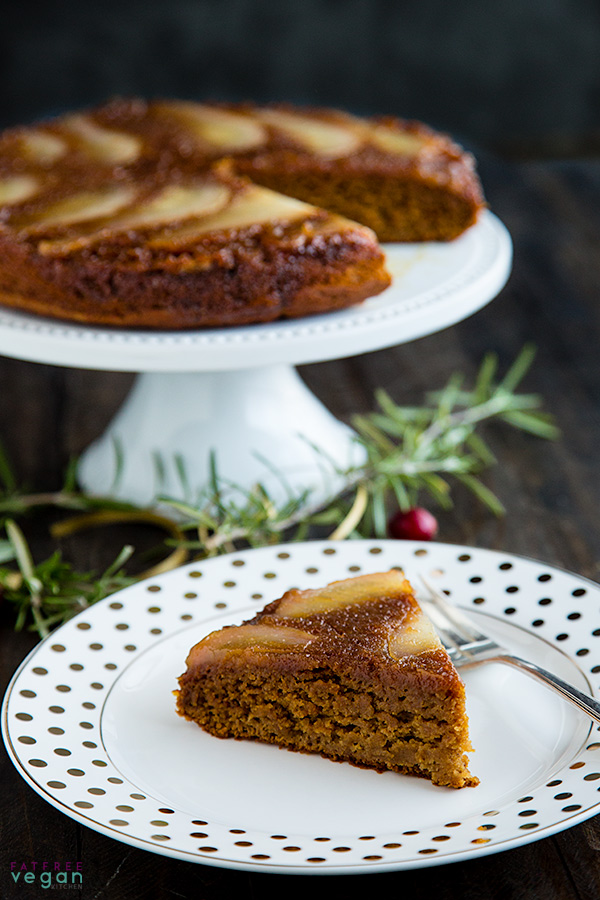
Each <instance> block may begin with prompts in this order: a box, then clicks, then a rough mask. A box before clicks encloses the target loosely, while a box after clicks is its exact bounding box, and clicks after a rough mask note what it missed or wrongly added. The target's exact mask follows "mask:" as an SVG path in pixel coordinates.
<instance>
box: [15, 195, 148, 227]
mask: <svg viewBox="0 0 600 900" xmlns="http://www.w3.org/2000/svg"><path fill="white" fill-rule="evenodd" d="M134 197H135V191H134V190H133V188H131V187H124V186H118V187H108V188H105V189H104V190H101V191H82V192H81V193H79V194H72V195H71V196H70V197H64V198H63V199H62V200H57V201H56V203H53V204H51V205H50V206H47V207H46V208H45V209H41V210H38V211H37V212H36V213H35V217H33V216H32V217H31V219H30V220H29V221H26V222H24V226H25V231H44V230H46V229H50V228H57V227H63V226H66V225H76V224H77V225H78V224H80V223H84V222H90V221H92V220H93V219H103V218H105V217H106V216H112V215H114V214H115V213H116V212H118V211H119V210H120V209H122V208H123V207H124V206H127V204H129V203H131V201H132V200H133V199H134Z"/></svg>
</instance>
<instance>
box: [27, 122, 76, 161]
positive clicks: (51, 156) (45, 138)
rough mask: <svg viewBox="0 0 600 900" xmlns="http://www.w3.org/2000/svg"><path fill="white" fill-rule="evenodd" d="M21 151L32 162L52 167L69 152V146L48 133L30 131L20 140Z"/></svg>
mask: <svg viewBox="0 0 600 900" xmlns="http://www.w3.org/2000/svg"><path fill="white" fill-rule="evenodd" d="M20 145H21V151H22V153H23V155H24V156H25V157H26V159H28V160H29V161H30V162H34V163H38V165H40V166H50V165H52V163H54V162H56V160H57V159H60V158H61V156H64V155H65V153H66V152H67V145H66V144H65V142H64V141H61V139H60V138H59V137H57V136H56V135H55V134H50V133H49V132H48V131H29V132H27V134H23V135H22V137H21V138H20Z"/></svg>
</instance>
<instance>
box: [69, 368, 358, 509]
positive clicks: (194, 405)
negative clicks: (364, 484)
mask: <svg viewBox="0 0 600 900" xmlns="http://www.w3.org/2000/svg"><path fill="white" fill-rule="evenodd" d="M316 448H318V449H316ZM211 454H214V458H215V460H216V464H217V471H218V474H219V477H220V479H224V480H225V481H227V482H229V483H231V484H232V485H236V486H237V487H239V488H241V489H243V490H246V491H247V490H250V489H251V488H252V487H253V486H254V485H255V484H256V483H257V482H260V483H261V484H263V485H264V486H265V488H266V489H267V491H268V492H269V495H270V496H271V497H272V499H273V501H274V502H276V503H278V504H280V503H282V502H285V500H286V499H289V497H290V496H292V495H294V496H297V495H299V494H301V493H302V492H303V491H306V490H307V488H308V489H310V500H309V501H308V502H310V503H311V504H313V503H316V504H318V503H320V502H323V501H325V500H327V499H328V498H330V497H331V496H333V495H334V494H335V493H337V492H338V491H339V489H340V487H341V486H342V479H341V478H340V476H339V474H338V470H344V469H347V468H348V467H349V466H351V465H357V464H360V463H361V462H362V461H363V459H364V452H363V450H362V448H361V447H360V445H358V444H357V443H356V442H355V441H354V440H353V432H352V431H351V429H349V428H348V427H347V426H346V425H344V424H342V423H341V422H339V421H338V420H337V419H335V418H334V416H332V415H331V413H330V412H329V411H328V410H327V409H326V408H325V407H324V406H323V404H322V403H321V402H320V401H319V400H318V399H317V398H316V397H315V396H314V395H313V394H312V393H311V391H310V390H309V389H308V388H307V387H306V385H305V384H304V382H303V381H302V380H301V378H300V376H299V375H298V373H297V372H296V370H295V369H294V368H293V367H291V366H286V365H281V364H280V365H272V366H264V367H259V368H250V369H237V370H234V371H229V372H167V373H165V372H158V373H157V372H155V373H148V374H143V375H139V376H138V378H137V380H136V382H135V384H134V386H133V389H132V391H131V393H130V395H129V397H128V398H127V400H126V401H125V403H124V405H123V406H122V407H121V409H120V410H119V412H118V413H117V415H116V417H115V418H114V420H113V422H112V423H111V425H110V426H109V427H108V429H107V430H106V432H105V433H104V434H103V435H102V437H101V438H100V439H99V440H97V441H96V442H95V443H93V444H92V445H91V446H90V447H89V448H88V449H87V450H86V451H85V452H84V454H83V456H82V458H81V460H80V465H79V471H78V475H79V481H80V483H81V486H82V487H83V488H84V489H85V490H87V491H89V492H91V493H93V494H97V495H100V494H108V493H110V494H111V495H113V496H118V497H119V498H120V499H123V500H128V501H131V502H134V503H136V504H149V503H151V502H152V500H153V499H154V498H155V497H156V496H157V495H160V494H162V495H167V496H170V497H175V498H177V499H181V498H182V497H183V496H184V494H185V493H186V485H187V487H188V488H189V489H191V497H190V498H188V499H193V498H194V497H195V495H196V494H197V493H198V492H199V491H200V490H201V489H202V488H203V487H206V485H207V484H209V483H210V457H211ZM269 463H270V464H271V465H269ZM182 472H183V473H184V477H183V478H182Z"/></svg>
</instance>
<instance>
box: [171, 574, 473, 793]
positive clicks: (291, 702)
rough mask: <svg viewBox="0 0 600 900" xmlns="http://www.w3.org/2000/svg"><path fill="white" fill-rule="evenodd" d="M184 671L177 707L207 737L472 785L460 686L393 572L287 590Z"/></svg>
mask: <svg viewBox="0 0 600 900" xmlns="http://www.w3.org/2000/svg"><path fill="white" fill-rule="evenodd" d="M186 664H187V669H186V671H185V673H184V674H183V675H182V676H181V677H180V679H179V691H178V692H176V693H177V711H178V713H179V714H180V715H182V716H184V717H185V718H186V719H189V720H191V721H192V722H196V723H197V724H198V725H200V726H201V727H202V728H203V729H205V730H206V731H207V732H209V733H210V734H212V735H215V736H217V737H220V738H237V739H250V740H257V741H263V742H268V743H272V744H278V745H279V746H281V747H286V748H288V749H291V750H299V751H303V752H309V753H318V754H321V755H322V756H324V757H327V758H329V759H333V760H338V761H347V762H350V763H353V764H355V765H358V766H363V767H368V768H373V769H376V770H378V771H384V770H392V771H395V772H402V773H406V774H413V775H418V776H421V777H424V778H428V779H430V780H431V781H432V782H433V783H434V784H437V785H447V786H449V787H455V788H459V787H464V786H467V785H470V786H473V785H476V784H477V783H478V779H477V778H474V777H473V776H471V774H470V773H469V769H468V759H467V753H468V752H469V751H470V750H471V749H472V748H471V745H470V743H469V736H468V719H467V716H466V712H465V690H464V685H463V682H462V680H461V679H460V677H459V675H458V673H457V671H456V669H455V668H454V666H453V665H452V662H451V661H450V658H449V657H448V654H447V653H446V651H445V649H444V648H443V646H442V644H441V643H440V640H439V638H438V637H437V635H436V633H435V631H434V630H433V626H432V625H431V623H430V622H429V620H428V619H427V618H426V617H425V615H424V614H423V613H422V611H421V609H420V607H419V605H418V603H417V601H416V599H415V597H414V594H413V591H412V589H411V586H410V584H409V583H408V582H407V581H406V579H405V578H404V576H403V575H402V573H400V572H397V571H395V570H392V571H390V572H384V573H378V574H373V575H362V576H359V577H356V578H350V579H346V580H344V581H337V582H333V583H332V584H330V585H328V586H327V587H325V588H323V589H320V590H305V591H300V590H295V589H294V590H291V591H288V592H287V593H286V594H284V595H283V597H281V598H280V599H279V600H275V601H274V602H273V603H270V604H269V605H268V606H266V607H265V608H264V609H263V610H262V612H260V613H258V615H256V616H255V617H254V618H253V619H249V620H248V621H246V622H244V623H243V624H241V625H237V626H228V627H225V628H223V629H221V630H220V631H213V632H212V633H211V634H209V635H208V636H207V637H205V638H204V639H203V640H201V641H200V642H199V643H198V644H196V645H195V646H194V647H193V648H192V649H191V651H190V653H189V655H188V658H187V663H186Z"/></svg>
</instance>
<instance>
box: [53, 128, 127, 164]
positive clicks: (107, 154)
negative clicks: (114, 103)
mask: <svg viewBox="0 0 600 900" xmlns="http://www.w3.org/2000/svg"><path fill="white" fill-rule="evenodd" d="M61 127H62V128H63V129H65V131H67V132H68V133H69V134H70V135H72V136H73V137H74V139H75V142H76V144H77V145H78V146H79V148H80V149H81V150H82V151H83V152H84V153H85V154H86V155H87V156H89V158H90V159H93V160H95V161H96V162H99V163H104V164H105V165H115V166H116V165H125V164H126V163H132V162H134V160H136V159H137V158H138V157H139V155H140V153H141V151H142V142H141V141H140V139H139V138H137V137H135V136H134V135H133V134H126V133H125V132H123V131H112V130H111V129H109V128H103V127H102V126H100V125H98V124H97V123H96V122H94V121H93V119H91V118H89V116H84V115H74V116H65V117H64V118H63V119H62V120H61Z"/></svg>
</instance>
